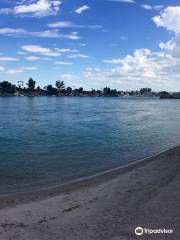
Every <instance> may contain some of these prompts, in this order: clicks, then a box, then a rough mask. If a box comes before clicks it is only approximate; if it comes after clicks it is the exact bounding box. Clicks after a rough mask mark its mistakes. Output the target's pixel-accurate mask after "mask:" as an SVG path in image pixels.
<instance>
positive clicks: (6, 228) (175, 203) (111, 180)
mask: <svg viewBox="0 0 180 240" xmlns="http://www.w3.org/2000/svg"><path fill="white" fill-rule="evenodd" d="M179 188H180V146H178V147H175V148H172V149H169V150H167V151H164V152H162V153H159V154H157V155H155V156H152V157H148V158H145V159H142V160H139V161H136V162H134V163H130V164H128V165H127V166H124V167H120V168H116V169H114V170H110V171H106V172H104V173H102V174H98V175H94V176H91V177H89V178H85V179H83V180H77V181H74V182H72V183H69V184H64V185H61V186H59V187H54V188H50V189H47V190H42V191H36V192H29V193H20V194H15V195H11V196H4V197H2V196H1V197H0V239H3V240H10V239H16V240H24V239H26V240H30V239H35V240H48V239H52V240H56V239H57V240H66V239H67V240H81V239H82V240H90V239H95V240H111V239H112V240H134V239H139V237H138V236H136V235H135V233H134V229H135V228H136V227H143V228H150V229H159V228H167V229H173V231H174V232H173V234H171V235H170V234H169V235H166V236H163V235H159V236H158V235H153V237H152V236H148V235H145V234H144V235H143V236H141V239H158V240H159V239H161V238H162V239H168V240H171V239H176V240H177V239H180V214H179V211H180V191H179ZM165 237H166V238H165Z"/></svg>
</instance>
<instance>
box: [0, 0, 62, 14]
mask: <svg viewBox="0 0 180 240" xmlns="http://www.w3.org/2000/svg"><path fill="white" fill-rule="evenodd" d="M60 4H61V1H60V0H38V1H31V2H30V3H27V4H26V2H25V3H24V2H20V4H18V5H16V6H15V7H14V8H12V9H11V8H2V9H0V13H1V14H9V13H13V14H16V15H23V16H34V17H45V16H50V15H56V14H57V13H58V11H59V7H60Z"/></svg>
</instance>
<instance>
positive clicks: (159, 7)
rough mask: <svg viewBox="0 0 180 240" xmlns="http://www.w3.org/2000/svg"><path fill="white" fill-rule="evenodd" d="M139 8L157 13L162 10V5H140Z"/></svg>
mask: <svg viewBox="0 0 180 240" xmlns="http://www.w3.org/2000/svg"><path fill="white" fill-rule="evenodd" d="M141 7H142V8H144V9H146V10H156V11H159V10H161V9H162V8H163V5H154V6H153V5H148V4H141Z"/></svg>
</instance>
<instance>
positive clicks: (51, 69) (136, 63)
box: [0, 0, 180, 91]
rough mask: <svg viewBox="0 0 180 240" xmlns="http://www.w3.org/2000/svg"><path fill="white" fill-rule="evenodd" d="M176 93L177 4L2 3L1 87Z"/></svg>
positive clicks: (163, 0) (179, 51) (179, 81)
mask: <svg viewBox="0 0 180 240" xmlns="http://www.w3.org/2000/svg"><path fill="white" fill-rule="evenodd" d="M30 77H32V78H33V79H34V80H35V81H36V83H37V85H39V86H45V85H47V84H52V85H54V84H55V82H56V80H63V81H64V82H65V84H66V86H72V87H73V88H77V87H80V86H82V87H83V88H84V89H92V88H95V89H102V88H103V87H105V86H108V87H111V88H117V89H118V90H137V89H140V88H142V87H151V88H152V89H153V90H155V91H160V90H167V91H180V2H179V0H1V1H0V81H4V80H7V81H11V82H12V83H15V84H18V82H19V81H23V82H24V84H26V82H27V81H28V78H30Z"/></svg>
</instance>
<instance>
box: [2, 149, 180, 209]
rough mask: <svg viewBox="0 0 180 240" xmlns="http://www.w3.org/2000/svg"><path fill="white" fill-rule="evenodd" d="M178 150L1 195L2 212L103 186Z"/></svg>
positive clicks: (166, 151)
mask: <svg viewBox="0 0 180 240" xmlns="http://www.w3.org/2000/svg"><path fill="white" fill-rule="evenodd" d="M176 148H180V145H177V146H172V147H170V148H166V149H164V150H162V151H160V152H157V153H155V154H152V155H150V156H147V157H144V158H142V159H138V160H135V161H130V160H129V161H128V163H127V164H125V165H122V166H120V167H116V168H113V169H109V170H106V171H102V172H99V173H96V174H92V175H90V176H87V177H82V178H78V179H75V180H72V181H68V182H65V183H62V184H57V185H52V186H49V187H42V188H40V189H37V190H32V191H31V190H30V191H23V192H17V193H12V194H2V195H1V194H0V210H1V209H3V208H4V207H6V205H7V206H8V207H9V206H14V205H16V204H18V203H19V201H20V202H21V203H24V202H25V203H26V202H30V201H33V200H34V199H36V200H41V199H44V198H47V197H49V195H50V196H56V195H58V194H61V193H65V192H69V191H76V190H78V189H79V188H81V187H90V186H93V185H94V184H97V183H98V184H101V183H103V182H105V181H108V180H111V179H113V178H116V177H117V176H119V175H121V174H125V173H127V172H129V171H132V170H133V169H135V168H137V167H140V166H142V165H146V164H148V163H149V162H151V161H154V160H155V158H158V157H159V156H161V155H162V154H167V153H168V152H169V151H171V150H175V149H176Z"/></svg>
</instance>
